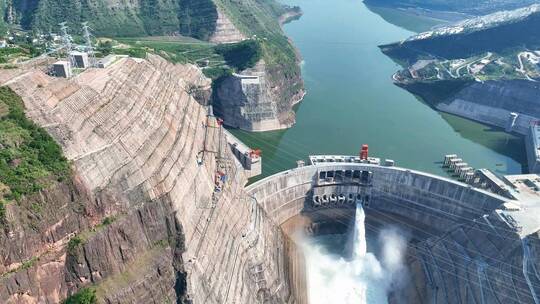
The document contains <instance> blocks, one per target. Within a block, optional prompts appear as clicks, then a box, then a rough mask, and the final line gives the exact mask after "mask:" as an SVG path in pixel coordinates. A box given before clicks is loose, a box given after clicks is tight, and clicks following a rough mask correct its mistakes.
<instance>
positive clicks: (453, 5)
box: [364, 0, 540, 15]
mask: <svg viewBox="0 0 540 304" xmlns="http://www.w3.org/2000/svg"><path fill="white" fill-rule="evenodd" d="M364 2H366V3H367V4H369V5H379V6H389V7H394V8H413V9H428V10H436V11H451V12H459V13H465V14H472V15H485V14H489V13H493V12H496V11H500V10H509V9H516V8H520V7H524V6H528V5H531V4H534V3H540V1H539V0H364Z"/></svg>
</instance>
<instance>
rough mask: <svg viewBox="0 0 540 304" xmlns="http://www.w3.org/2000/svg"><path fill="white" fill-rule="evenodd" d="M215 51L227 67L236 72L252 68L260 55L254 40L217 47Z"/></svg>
mask: <svg viewBox="0 0 540 304" xmlns="http://www.w3.org/2000/svg"><path fill="white" fill-rule="evenodd" d="M215 50H216V52H217V53H218V54H220V55H222V56H223V58H224V59H225V61H226V62H227V65H229V66H231V67H234V68H236V69H238V70H245V69H247V68H252V67H254V66H255V64H257V62H258V61H259V60H260V59H261V55H262V50H261V46H260V44H259V42H258V41H256V40H245V41H242V42H239V43H233V44H223V45H218V46H217V47H216V48H215Z"/></svg>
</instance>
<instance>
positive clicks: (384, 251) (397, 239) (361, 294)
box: [301, 205, 408, 304]
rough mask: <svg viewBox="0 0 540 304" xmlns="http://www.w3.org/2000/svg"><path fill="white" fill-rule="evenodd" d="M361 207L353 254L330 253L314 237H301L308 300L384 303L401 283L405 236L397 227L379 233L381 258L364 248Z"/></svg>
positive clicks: (323, 303) (318, 302)
mask: <svg viewBox="0 0 540 304" xmlns="http://www.w3.org/2000/svg"><path fill="white" fill-rule="evenodd" d="M364 220H365V216H364V210H363V209H362V207H361V206H360V205H359V206H357V210H356V221H355V227H354V238H353V239H354V244H353V246H354V247H353V258H352V259H351V260H346V259H344V258H343V257H341V256H337V255H334V254H331V253H329V252H328V251H327V250H326V249H325V248H323V246H322V245H320V244H317V243H315V242H313V241H305V240H304V241H302V242H301V244H302V247H303V250H304V254H305V256H306V264H307V265H306V266H307V275H308V296H309V303H310V304H329V303H332V304H383V303H387V302H388V301H387V297H388V292H389V291H391V289H392V288H394V287H396V286H398V285H399V284H401V281H402V276H401V274H402V273H404V272H405V270H406V267H405V266H404V264H403V259H404V258H403V257H404V254H405V251H406V248H407V242H408V240H407V238H406V237H405V236H404V235H403V234H401V233H400V232H399V230H398V229H397V228H388V229H383V230H382V231H381V232H380V234H379V238H378V240H379V244H380V245H381V246H380V248H381V257H380V259H381V260H380V261H379V260H378V259H377V258H376V257H375V255H374V254H372V253H370V252H367V249H366V238H365V224H364Z"/></svg>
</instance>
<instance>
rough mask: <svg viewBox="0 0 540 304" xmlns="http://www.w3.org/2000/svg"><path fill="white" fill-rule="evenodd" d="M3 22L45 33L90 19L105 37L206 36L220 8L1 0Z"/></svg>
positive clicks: (171, 1) (141, 1) (184, 0)
mask: <svg viewBox="0 0 540 304" xmlns="http://www.w3.org/2000/svg"><path fill="white" fill-rule="evenodd" d="M0 2H4V3H3V5H2V6H3V7H4V21H5V22H9V23H13V24H18V25H20V26H22V28H23V29H27V30H30V29H32V30H39V31H43V32H49V31H53V32H56V31H57V29H58V23H60V22H64V21H66V22H68V25H72V26H74V25H76V27H77V28H78V27H79V24H80V23H81V22H83V21H89V22H90V23H91V26H92V28H93V30H94V31H95V33H97V34H99V35H106V36H143V35H170V34H183V35H187V36H192V37H196V38H199V39H206V38H208V36H209V35H210V34H211V33H212V32H213V31H214V29H215V26H216V20H217V10H216V6H215V4H214V3H213V2H212V1H211V0H163V1H158V0H136V1H112V0H18V1H8V0H0Z"/></svg>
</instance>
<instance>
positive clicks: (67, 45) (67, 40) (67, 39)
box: [58, 22, 76, 67]
mask: <svg viewBox="0 0 540 304" xmlns="http://www.w3.org/2000/svg"><path fill="white" fill-rule="evenodd" d="M58 25H59V26H60V33H61V34H62V44H63V48H64V49H65V50H66V52H67V56H68V61H69V64H70V67H74V66H76V65H75V58H73V56H72V55H71V52H72V50H73V38H72V37H71V35H69V34H68V26H67V25H66V22H62V23H59V24H58Z"/></svg>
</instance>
